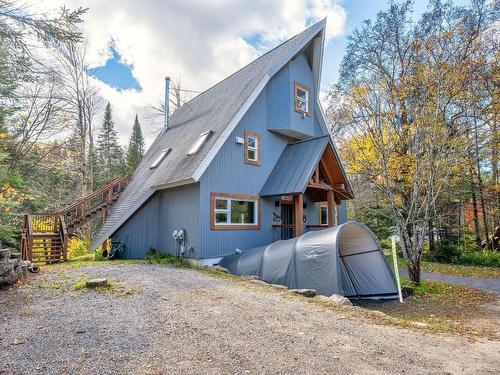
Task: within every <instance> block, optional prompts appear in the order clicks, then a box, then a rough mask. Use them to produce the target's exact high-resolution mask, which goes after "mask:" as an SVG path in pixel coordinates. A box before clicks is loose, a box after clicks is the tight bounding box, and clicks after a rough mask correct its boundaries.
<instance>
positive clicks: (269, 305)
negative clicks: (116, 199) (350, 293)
mask: <svg viewBox="0 0 500 375" xmlns="http://www.w3.org/2000/svg"><path fill="white" fill-rule="evenodd" d="M97 276H99V277H107V278H108V279H109V280H111V281H112V287H111V288H109V289H106V290H103V291H93V290H87V289H85V288H83V289H78V288H79V286H80V285H81V284H82V281H83V280H85V279H86V278H88V277H97ZM361 310H362V309H361V308H359V307H358V308H342V309H341V308H337V309H334V308H331V307H329V306H324V305H322V304H321V303H314V302H311V300H307V299H306V298H304V297H300V296H297V297H294V296H292V295H291V294H290V293H289V292H287V291H283V290H274V289H272V288H266V287H262V286H259V285H256V284H252V283H250V282H248V281H238V282H235V281H231V280H225V279H221V278H215V277H211V276H208V275H206V274H203V273H201V272H198V271H195V270H186V269H177V268H171V267H165V266H158V265H146V264H135V265H133V264H128V265H114V264H109V263H103V264H102V265H92V266H84V267H80V268H71V267H54V268H52V269H51V270H50V271H44V272H42V273H41V274H39V275H37V276H35V277H33V278H31V279H30V281H29V282H28V283H26V284H25V285H20V286H16V287H14V288H11V289H9V290H4V291H0V312H1V313H0V374H177V373H179V374H184V373H188V374H226V373H227V374H246V373H250V374H254V373H258V374H268V373H269V374H271V373H279V374H291V373H293V374H322V373H329V374H332V373H335V374H345V373H350V374H393V373H395V374H447V373H449V374H472V373H474V374H493V373H498V372H497V371H498V369H499V368H500V345H499V342H498V341H494V340H486V339H480V340H472V341H471V340H469V339H467V338H465V337H460V336H458V335H444V334H441V335H433V334H429V333H424V332H418V331H413V330H407V329H404V328H398V327H393V326H390V325H379V324H378V325H377V324H374V323H370V322H369V321H367V320H366V319H357V318H353V316H355V315H356V314H359V311H361ZM497 326H498V325H497Z"/></svg>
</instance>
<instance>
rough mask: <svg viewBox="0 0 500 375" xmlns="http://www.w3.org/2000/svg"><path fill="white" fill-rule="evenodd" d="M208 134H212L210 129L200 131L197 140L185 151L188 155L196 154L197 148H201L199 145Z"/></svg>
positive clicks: (201, 144)
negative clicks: (203, 131)
mask: <svg viewBox="0 0 500 375" xmlns="http://www.w3.org/2000/svg"><path fill="white" fill-rule="evenodd" d="M210 134H212V131H211V130H209V131H207V132H205V133H201V135H200V138H198V140H197V141H196V142H195V143H194V145H193V146H192V147H191V149H190V150H189V152H188V153H187V154H188V156H189V155H193V154H196V153H197V152H198V151H199V149H200V148H201V146H203V144H204V143H205V141H206V140H207V138H208V137H209V136H210Z"/></svg>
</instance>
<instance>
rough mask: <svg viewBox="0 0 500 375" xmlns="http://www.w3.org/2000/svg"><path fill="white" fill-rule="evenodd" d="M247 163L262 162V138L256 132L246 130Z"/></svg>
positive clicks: (257, 163) (258, 163)
mask: <svg viewBox="0 0 500 375" xmlns="http://www.w3.org/2000/svg"><path fill="white" fill-rule="evenodd" d="M245 163H247V164H253V165H260V164H261V140H260V135H259V134H257V133H255V132H251V131H246V132H245Z"/></svg>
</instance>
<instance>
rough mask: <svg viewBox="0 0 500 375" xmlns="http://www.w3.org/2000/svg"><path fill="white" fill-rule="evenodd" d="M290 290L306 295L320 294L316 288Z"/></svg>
mask: <svg viewBox="0 0 500 375" xmlns="http://www.w3.org/2000/svg"><path fill="white" fill-rule="evenodd" d="M290 291H291V292H293V293H295V294H300V295H301V296H304V297H314V296H315V295H316V294H318V293H317V292H316V291H315V290H314V289H290Z"/></svg>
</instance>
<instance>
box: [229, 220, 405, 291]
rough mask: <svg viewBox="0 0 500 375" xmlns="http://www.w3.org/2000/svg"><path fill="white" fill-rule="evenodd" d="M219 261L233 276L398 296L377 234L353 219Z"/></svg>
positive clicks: (305, 287)
mask: <svg viewBox="0 0 500 375" xmlns="http://www.w3.org/2000/svg"><path fill="white" fill-rule="evenodd" d="M219 265H221V266H223V267H225V268H227V269H228V270H229V272H231V273H232V274H235V275H255V276H259V277H261V278H262V279H263V280H264V281H266V282H268V283H271V284H281V285H285V286H287V287H288V288H291V289H315V290H316V291H317V292H318V293H320V294H323V295H326V296H330V295H332V294H340V295H343V296H346V297H349V298H375V299H377V298H397V297H398V290H397V285H396V279H395V277H394V273H393V271H392V270H391V268H390V267H389V265H388V263H387V260H386V258H385V256H384V254H383V251H382V248H381V247H380V244H379V242H378V240H377V238H376V237H375V235H374V234H373V233H372V232H371V231H370V229H368V227H366V226H365V225H364V224H361V223H358V222H355V221H349V222H347V223H344V224H342V225H338V226H335V227H332V228H326V229H322V230H319V231H313V232H308V233H305V234H303V235H302V236H300V237H297V238H292V239H289V240H285V241H277V242H273V243H272V244H270V245H267V246H263V247H258V248H254V249H250V250H247V251H244V252H242V253H240V254H233V255H229V256H226V257H224V258H223V259H222V260H221V261H220V262H219Z"/></svg>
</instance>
